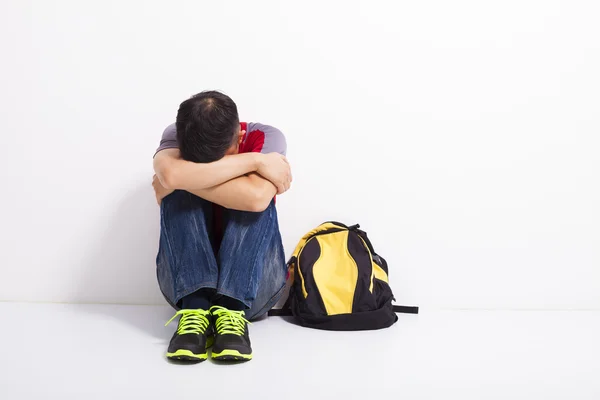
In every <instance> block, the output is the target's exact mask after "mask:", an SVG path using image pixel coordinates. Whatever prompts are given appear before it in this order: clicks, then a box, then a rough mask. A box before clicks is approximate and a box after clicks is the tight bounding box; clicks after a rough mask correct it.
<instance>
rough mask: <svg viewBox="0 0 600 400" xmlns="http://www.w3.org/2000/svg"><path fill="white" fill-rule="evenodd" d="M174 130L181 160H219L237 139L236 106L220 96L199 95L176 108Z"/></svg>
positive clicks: (202, 161)
mask: <svg viewBox="0 0 600 400" xmlns="http://www.w3.org/2000/svg"><path fill="white" fill-rule="evenodd" d="M176 127H177V142H178V143H179V150H180V151H181V156H182V157H183V159H184V160H187V161H193V162H198V163H208V162H212V161H216V160H219V159H221V158H223V156H225V152H226V151H227V149H229V148H230V147H231V145H232V144H233V143H234V142H235V140H236V138H237V136H236V133H237V132H238V131H239V127H240V120H239V117H238V112H237V106H236V105H235V103H234V102H233V100H231V98H230V97H229V96H227V95H225V94H223V93H220V92H216V91H205V92H202V93H198V94H197V95H195V96H192V97H191V98H189V99H187V100H186V101H184V102H183V103H181V105H180V106H179V111H177V121H176Z"/></svg>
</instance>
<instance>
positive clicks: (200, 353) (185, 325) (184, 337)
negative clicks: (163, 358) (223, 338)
mask: <svg viewBox="0 0 600 400" xmlns="http://www.w3.org/2000/svg"><path fill="white" fill-rule="evenodd" d="M178 315H180V316H181V318H179V325H178V326H177V331H175V333H174V334H173V337H172V338H171V343H169V348H168V350H167V358H169V359H171V360H180V361H196V362H200V361H204V360H206V359H207V358H208V353H207V351H206V349H207V348H208V347H210V345H212V326H211V324H210V321H209V318H210V312H208V311H204V310H179V311H177V313H176V314H175V315H174V316H173V318H171V319H170V320H169V321H168V322H167V323H166V324H165V326H167V325H169V324H170V323H171V321H173V320H174V319H175V318H176V317H177V316H178Z"/></svg>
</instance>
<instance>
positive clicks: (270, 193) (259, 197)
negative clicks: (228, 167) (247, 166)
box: [188, 173, 289, 212]
mask: <svg viewBox="0 0 600 400" xmlns="http://www.w3.org/2000/svg"><path fill="white" fill-rule="evenodd" d="M288 188H289V186H288ZM188 192H190V193H192V194H195V195H196V196H199V197H202V198H203V199H205V200H208V201H210V202H212V203H216V204H219V205H221V206H223V207H225V208H229V209H232V210H240V211H252V212H262V211H264V210H265V209H266V208H267V207H268V206H269V204H270V203H271V200H273V197H274V196H275V194H276V193H277V188H276V187H275V185H273V184H272V183H271V182H270V181H268V180H266V179H265V178H263V177H262V176H260V175H258V174H257V173H251V174H248V175H246V176H240V177H238V178H235V179H232V180H230V181H227V182H225V183H221V184H220V185H217V186H213V187H211V188H208V189H198V190H188Z"/></svg>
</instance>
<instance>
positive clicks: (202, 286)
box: [161, 282, 217, 310]
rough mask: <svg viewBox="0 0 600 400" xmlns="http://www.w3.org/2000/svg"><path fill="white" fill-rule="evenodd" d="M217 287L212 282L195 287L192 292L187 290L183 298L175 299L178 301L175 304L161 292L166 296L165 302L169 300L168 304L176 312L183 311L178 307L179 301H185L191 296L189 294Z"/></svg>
mask: <svg viewBox="0 0 600 400" xmlns="http://www.w3.org/2000/svg"><path fill="white" fill-rule="evenodd" d="M216 287H217V284H216V283H211V282H209V283H200V284H198V285H195V286H194V287H193V289H191V290H186V291H185V292H184V294H183V295H181V296H179V297H176V298H175V299H176V300H175V302H174V303H175V304H173V302H172V301H171V300H170V299H169V298H168V297H167V296H166V295H165V293H164V292H163V291H162V290H161V293H162V294H163V296H164V298H165V300H167V303H169V305H170V306H171V307H173V308H174V309H176V310H181V307H178V306H177V303H179V301H180V300H181V299H183V298H184V297H185V296H187V295H189V294H192V293H194V292H196V291H198V290H200V289H215V288H216Z"/></svg>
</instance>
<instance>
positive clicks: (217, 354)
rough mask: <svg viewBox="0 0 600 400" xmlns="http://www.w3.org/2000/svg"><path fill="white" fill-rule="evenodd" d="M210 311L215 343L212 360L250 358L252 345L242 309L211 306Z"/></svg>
mask: <svg viewBox="0 0 600 400" xmlns="http://www.w3.org/2000/svg"><path fill="white" fill-rule="evenodd" d="M210 312H211V314H212V315H213V318H214V320H215V331H216V334H215V343H214V345H213V349H212V358H213V360H220V361H247V360H251V359H252V347H250V336H249V335H248V323H249V322H248V320H246V318H244V312H243V311H233V310H228V309H227V308H224V307H219V306H213V307H211V308H210Z"/></svg>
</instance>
